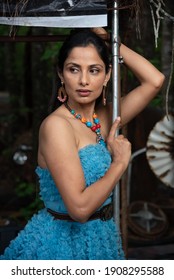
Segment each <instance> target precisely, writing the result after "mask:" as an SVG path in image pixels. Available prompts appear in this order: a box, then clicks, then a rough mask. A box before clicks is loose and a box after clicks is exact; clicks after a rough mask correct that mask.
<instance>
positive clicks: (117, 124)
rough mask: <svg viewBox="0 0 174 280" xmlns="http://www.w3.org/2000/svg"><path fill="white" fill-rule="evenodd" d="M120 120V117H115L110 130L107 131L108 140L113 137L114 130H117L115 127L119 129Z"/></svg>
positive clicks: (114, 134)
mask: <svg viewBox="0 0 174 280" xmlns="http://www.w3.org/2000/svg"><path fill="white" fill-rule="evenodd" d="M120 122H121V118H120V117H117V118H116V120H115V121H114V123H113V125H112V127H111V130H110V132H109V135H108V141H112V140H113V139H114V138H115V136H116V131H117V129H119V125H120Z"/></svg>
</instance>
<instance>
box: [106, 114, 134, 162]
mask: <svg viewBox="0 0 174 280" xmlns="http://www.w3.org/2000/svg"><path fill="white" fill-rule="evenodd" d="M120 121H121V119H120V117H118V118H117V119H116V120H115V121H114V123H113V125H112V127H111V130H110V132H109V135H108V138H107V147H108V150H109V151H110V152H111V154H112V159H113V162H114V163H122V164H123V165H124V167H125V168H126V167H127V165H128V163H129V160H130V157H131V143H130V142H129V141H128V140H127V138H125V137H124V136H123V135H118V136H115V135H116V131H117V129H119V126H120Z"/></svg>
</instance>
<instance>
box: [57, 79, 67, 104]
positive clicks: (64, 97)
mask: <svg viewBox="0 0 174 280" xmlns="http://www.w3.org/2000/svg"><path fill="white" fill-rule="evenodd" d="M61 84H62V86H61V87H60V88H59V90H58V95H57V99H58V100H59V101H60V102H62V103H64V102H65V101H66V100H67V94H66V91H65V87H64V85H63V82H62V81H61Z"/></svg>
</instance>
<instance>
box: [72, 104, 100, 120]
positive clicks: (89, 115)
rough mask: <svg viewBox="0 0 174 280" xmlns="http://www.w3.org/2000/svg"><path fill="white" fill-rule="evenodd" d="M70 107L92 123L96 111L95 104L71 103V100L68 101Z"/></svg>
mask: <svg viewBox="0 0 174 280" xmlns="http://www.w3.org/2000/svg"><path fill="white" fill-rule="evenodd" d="M67 104H68V106H69V107H70V108H71V109H72V110H74V111H75V113H76V114H80V115H81V116H82V117H83V118H85V119H87V120H89V121H92V119H93V114H94V111H95V103H94V102H93V103H90V104H89V103H88V104H79V103H74V102H71V101H70V100H68V101H67Z"/></svg>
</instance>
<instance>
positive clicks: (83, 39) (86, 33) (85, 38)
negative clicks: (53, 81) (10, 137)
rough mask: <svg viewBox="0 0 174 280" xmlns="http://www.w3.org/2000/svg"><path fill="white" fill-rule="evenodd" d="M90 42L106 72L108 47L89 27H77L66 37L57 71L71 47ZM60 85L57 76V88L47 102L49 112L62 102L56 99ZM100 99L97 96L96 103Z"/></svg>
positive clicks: (60, 70)
mask: <svg viewBox="0 0 174 280" xmlns="http://www.w3.org/2000/svg"><path fill="white" fill-rule="evenodd" d="M90 44H92V45H93V46H94V47H95V48H96V50H97V52H98V54H99V56H100V58H101V59H102V61H103V62H104V64H105V70H106V73H108V72H109V68H110V55H109V50H108V47H107V46H106V44H105V41H104V40H103V39H102V38H101V37H99V36H98V35H97V34H96V33H94V32H93V31H91V30H90V29H78V30H75V31H72V32H71V34H70V35H69V36H68V37H67V38H66V40H65V41H64V43H63V45H62V46H61V48H60V51H59V55H58V64H57V71H59V72H60V73H62V72H63V68H64V62H65V60H66V59H67V57H68V55H69V54H70V52H71V50H72V49H73V48H75V47H87V46H89V45H90ZM60 86H61V81H60V79H59V77H58V80H57V90H56V92H55V93H53V95H52V97H51V100H50V104H49V112H52V111H54V110H55V109H56V108H58V107H59V106H60V105H61V104H62V103H61V102H60V101H59V100H58V99H57V91H58V89H59V87H60ZM100 101H101V98H100V97H99V98H98V100H97V101H96V103H97V104H98V103H99V102H100Z"/></svg>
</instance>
